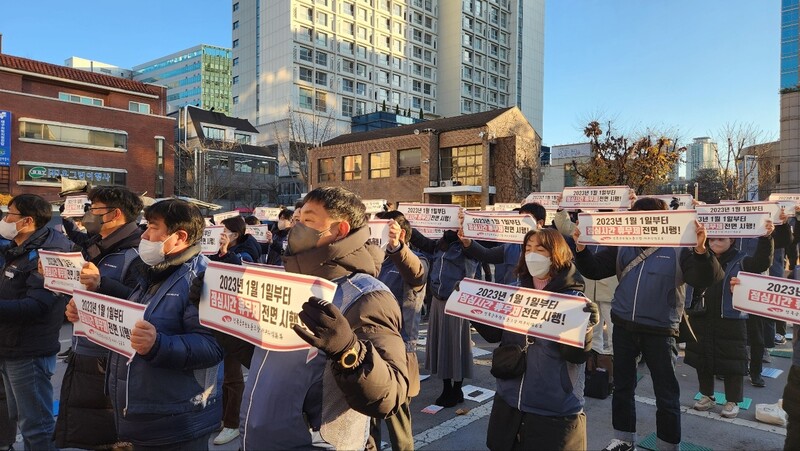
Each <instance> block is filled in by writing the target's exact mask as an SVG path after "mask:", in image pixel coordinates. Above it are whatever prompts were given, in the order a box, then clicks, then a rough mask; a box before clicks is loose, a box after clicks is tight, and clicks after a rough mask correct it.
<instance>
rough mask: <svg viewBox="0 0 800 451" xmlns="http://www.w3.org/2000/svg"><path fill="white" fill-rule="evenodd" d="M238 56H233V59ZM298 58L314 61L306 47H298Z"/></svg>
mask: <svg viewBox="0 0 800 451" xmlns="http://www.w3.org/2000/svg"><path fill="white" fill-rule="evenodd" d="M237 59H238V58H234V61H235V60H237ZM300 60H301V61H308V62H309V63H313V62H314V52H313V51H312V50H311V49H310V48H308V47H300Z"/></svg>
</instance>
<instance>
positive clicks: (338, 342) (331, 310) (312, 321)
mask: <svg viewBox="0 0 800 451" xmlns="http://www.w3.org/2000/svg"><path fill="white" fill-rule="evenodd" d="M298 316H299V317H300V320H301V321H303V324H305V325H306V327H308V329H309V330H310V331H311V332H309V331H308V330H306V329H304V328H303V327H302V326H300V325H299V324H295V325H294V326H292V329H293V330H294V331H295V333H296V334H297V335H299V336H300V338H302V339H303V340H305V342H306V343H308V344H310V345H311V346H313V347H315V348H317V349H319V350H320V351H322V352H324V353H325V355H327V356H328V358H330V359H333V360H338V359H339V358H340V357H341V356H342V354H344V353H345V351H347V350H349V349H352V348H353V347H354V346H355V345H356V343H358V338H357V337H356V334H354V333H353V329H352V328H350V323H349V322H348V321H347V318H345V317H344V316H343V315H342V312H341V311H339V309H338V308H337V307H336V306H335V305H333V304H332V303H330V302H328V301H325V300H323V299H320V298H318V297H314V296H312V297H310V298H308V301H306V302H305V303H304V304H303V310H302V311H301V312H300V313H299V315H298Z"/></svg>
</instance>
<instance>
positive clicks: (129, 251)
mask: <svg viewBox="0 0 800 451" xmlns="http://www.w3.org/2000/svg"><path fill="white" fill-rule="evenodd" d="M88 197H89V201H90V202H91V206H90V207H89V208H87V209H86V210H87V211H86V214H85V215H84V216H83V224H84V225H85V226H86V229H87V231H88V232H89V233H90V235H89V236H88V239H87V240H86V241H84V248H83V252H82V253H83V258H84V259H85V260H86V262H87V263H86V264H84V266H83V268H82V269H81V274H80V281H81V283H82V284H83V286H84V288H85V289H86V290H88V291H95V292H98V293H101V294H105V295H108V296H113V297H117V298H123V299H126V298H127V297H128V296H129V295H130V293H131V292H132V291H133V289H134V288H135V287H136V284H137V282H138V277H139V275H140V274H141V271H142V269H143V267H144V263H142V260H141V259H140V258H139V251H138V248H139V242H140V239H141V235H142V230H141V229H140V228H139V226H138V225H137V224H136V217H137V216H138V215H139V213H140V212H141V211H142V200H141V199H140V198H139V196H137V195H136V194H134V193H133V192H131V191H130V190H128V189H127V188H125V187H124V186H96V187H93V188H92V189H91V190H90V191H89V194H88ZM72 342H73V345H72V349H73V352H72V353H71V354H70V356H69V357H68V358H67V370H66V372H65V373H64V379H63V381H62V382H61V398H60V403H59V410H58V418H57V421H56V430H55V441H56V445H57V446H58V447H60V448H86V449H93V448H97V447H103V446H106V447H110V446H113V445H114V444H115V443H117V428H116V425H115V422H114V410H113V409H112V407H111V400H110V399H109V398H108V396H107V395H106V394H105V377H106V364H107V363H108V349H106V348H104V347H102V346H100V345H97V344H94V343H92V342H90V341H89V340H88V339H87V338H85V337H74V336H73V340H72Z"/></svg>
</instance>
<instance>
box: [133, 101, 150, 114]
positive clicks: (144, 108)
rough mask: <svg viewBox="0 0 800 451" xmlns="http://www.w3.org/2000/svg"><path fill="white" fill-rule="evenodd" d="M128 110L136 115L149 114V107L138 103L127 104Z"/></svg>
mask: <svg viewBox="0 0 800 451" xmlns="http://www.w3.org/2000/svg"><path fill="white" fill-rule="evenodd" d="M128 110H129V111H133V112H136V113H144V114H150V105H148V104H146V103H139V102H128Z"/></svg>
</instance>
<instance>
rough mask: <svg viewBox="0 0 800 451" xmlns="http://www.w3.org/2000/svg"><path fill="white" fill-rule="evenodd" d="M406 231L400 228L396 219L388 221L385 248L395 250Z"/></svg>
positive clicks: (403, 238)
mask: <svg viewBox="0 0 800 451" xmlns="http://www.w3.org/2000/svg"><path fill="white" fill-rule="evenodd" d="M405 235H406V232H404V231H403V229H401V228H400V224H398V223H397V221H392V222H391V223H389V246H388V247H387V248H386V249H388V250H390V251H396V250H397V249H398V248H399V247H400V243H401V242H402V241H404V240H405Z"/></svg>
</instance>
